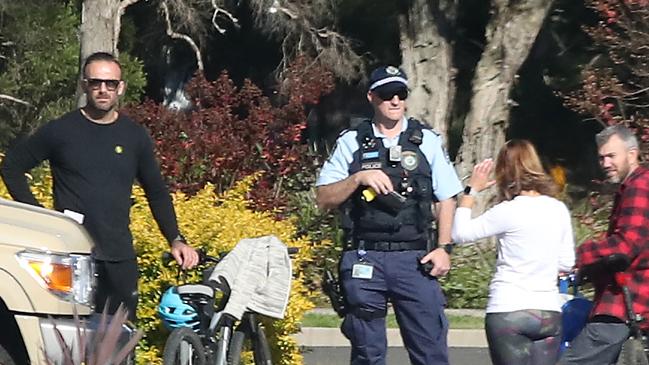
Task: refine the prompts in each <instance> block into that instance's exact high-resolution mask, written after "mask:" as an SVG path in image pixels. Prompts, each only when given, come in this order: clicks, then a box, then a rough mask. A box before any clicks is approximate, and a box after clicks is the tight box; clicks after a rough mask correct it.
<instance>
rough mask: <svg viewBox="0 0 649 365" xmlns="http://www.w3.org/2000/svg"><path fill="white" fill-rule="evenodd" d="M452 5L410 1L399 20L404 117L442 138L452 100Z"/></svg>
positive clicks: (444, 134)
mask: <svg viewBox="0 0 649 365" xmlns="http://www.w3.org/2000/svg"><path fill="white" fill-rule="evenodd" d="M456 8H457V6H456V4H455V2H454V1H450V0H442V1H437V2H431V1H428V0H414V1H412V2H411V4H410V7H409V8H408V9H407V10H406V13H405V15H401V16H400V17H399V28H400V32H401V55H402V67H403V69H404V71H405V72H406V74H407V75H408V83H409V86H410V95H409V96H408V115H409V116H412V117H415V118H417V119H419V120H420V121H422V122H424V123H426V124H428V125H430V126H431V127H433V128H434V129H435V130H436V131H437V132H439V133H440V134H441V135H442V136H446V131H447V130H448V123H449V120H450V116H451V109H452V105H453V98H454V96H455V82H454V77H455V69H454V68H453V63H452V61H453V59H452V56H453V52H452V47H451V44H450V39H449V38H450V36H449V34H450V29H451V27H452V26H453V23H454V22H455V13H456Z"/></svg>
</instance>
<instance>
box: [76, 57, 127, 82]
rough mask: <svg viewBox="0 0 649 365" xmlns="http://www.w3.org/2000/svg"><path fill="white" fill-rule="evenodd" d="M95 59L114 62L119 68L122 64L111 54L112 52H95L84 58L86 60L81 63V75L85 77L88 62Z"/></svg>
mask: <svg viewBox="0 0 649 365" xmlns="http://www.w3.org/2000/svg"><path fill="white" fill-rule="evenodd" d="M97 61H106V62H114V63H116V64H117V66H118V67H119V68H120V69H121V68H122V65H120V63H119V61H118V60H117V58H115V56H113V54H112V53H108V52H95V53H93V54H91V55H90V56H88V58H86V62H84V63H83V77H86V76H87V75H86V68H87V67H88V65H89V64H91V63H93V62H97Z"/></svg>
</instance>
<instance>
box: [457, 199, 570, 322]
mask: <svg viewBox="0 0 649 365" xmlns="http://www.w3.org/2000/svg"><path fill="white" fill-rule="evenodd" d="M490 236H496V238H497V239H498V259H497V261H496V273H495V274H494V277H493V278H492V280H491V284H490V285H489V302H488V304H487V313H498V312H513V311H517V310H523V309H540V310H549V311H560V310H561V304H560V297H559V293H558V289H557V275H558V273H559V271H569V270H570V269H571V268H572V267H573V265H574V264H575V242H574V238H573V234H572V224H571V219H570V213H569V212H568V208H566V206H565V204H563V203H562V202H560V201H559V200H557V199H554V198H551V197H548V196H544V195H541V196H534V197H532V196H517V197H516V198H514V199H512V200H509V201H503V202H501V203H499V204H497V205H496V206H494V207H492V208H491V209H489V210H487V211H486V212H485V213H484V214H482V215H481V216H479V217H476V218H474V219H472V218H471V209H469V208H458V209H457V210H456V212H455V219H454V221H453V241H454V242H457V243H466V242H472V241H476V240H479V239H482V238H486V237H490Z"/></svg>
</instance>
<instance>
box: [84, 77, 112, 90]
mask: <svg viewBox="0 0 649 365" xmlns="http://www.w3.org/2000/svg"><path fill="white" fill-rule="evenodd" d="M119 81H120V80H111V79H109V80H105V79H86V84H87V85H88V87H89V88H91V89H93V90H99V89H100V88H101V84H105V85H106V90H108V91H115V90H117V87H118V86H119Z"/></svg>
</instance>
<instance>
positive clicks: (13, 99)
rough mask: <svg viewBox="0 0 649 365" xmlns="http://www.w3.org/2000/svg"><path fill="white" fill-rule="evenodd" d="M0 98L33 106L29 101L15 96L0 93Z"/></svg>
mask: <svg viewBox="0 0 649 365" xmlns="http://www.w3.org/2000/svg"><path fill="white" fill-rule="evenodd" d="M0 99H4V100H9V101H13V102H14V103H18V104H23V105H27V106H33V105H32V104H30V103H29V102H26V101H25V100H22V99H18V98H15V97H13V96H10V95H5V94H0Z"/></svg>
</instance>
